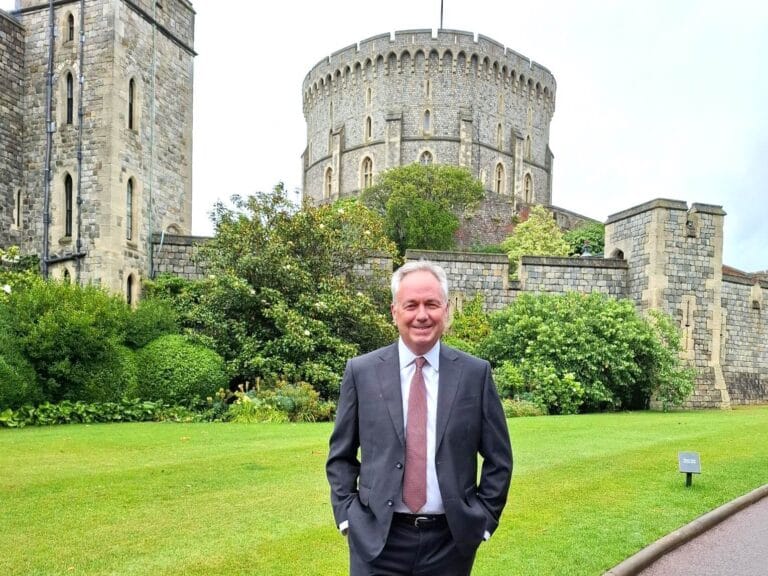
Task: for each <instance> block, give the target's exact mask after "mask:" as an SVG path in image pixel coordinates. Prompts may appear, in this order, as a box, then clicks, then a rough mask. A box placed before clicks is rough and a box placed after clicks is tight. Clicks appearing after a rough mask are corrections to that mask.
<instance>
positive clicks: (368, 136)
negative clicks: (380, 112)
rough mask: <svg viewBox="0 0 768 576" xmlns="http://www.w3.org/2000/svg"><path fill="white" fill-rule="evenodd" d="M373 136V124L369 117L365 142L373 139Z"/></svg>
mask: <svg viewBox="0 0 768 576" xmlns="http://www.w3.org/2000/svg"><path fill="white" fill-rule="evenodd" d="M372 135H373V123H372V122H371V117H370V116H367V117H366V118H365V140H366V142H367V141H368V140H370V139H371V136H372Z"/></svg>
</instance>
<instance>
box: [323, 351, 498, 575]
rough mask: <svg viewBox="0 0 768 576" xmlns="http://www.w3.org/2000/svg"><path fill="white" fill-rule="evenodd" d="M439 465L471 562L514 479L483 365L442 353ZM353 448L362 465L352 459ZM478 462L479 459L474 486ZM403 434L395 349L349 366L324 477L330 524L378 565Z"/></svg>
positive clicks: (455, 528)
mask: <svg viewBox="0 0 768 576" xmlns="http://www.w3.org/2000/svg"><path fill="white" fill-rule="evenodd" d="M439 374H440V375H439V383H438V398H437V437H436V449H435V466H436V469H437V479H438V484H439V486H440V493H441V495H442V498H443V504H444V507H445V515H446V519H447V521H448V526H449V528H450V530H451V534H452V536H453V539H454V541H455V543H456V545H457V547H458V548H459V550H460V551H461V552H462V553H464V554H467V555H469V554H472V553H473V552H474V551H475V549H476V548H477V546H478V545H479V544H480V542H481V541H482V540H483V535H484V533H485V531H486V530H487V531H488V532H490V533H493V531H494V530H495V529H496V527H497V526H498V523H499V517H500V515H501V511H502V509H503V508H504V505H505V503H506V500H507V492H508V490H509V483H510V480H511V476H512V450H511V447H510V441H509V432H508V430H507V423H506V420H505V418H504V411H503V410H502V407H501V402H500V401H499V396H498V394H497V392H496V387H495V386H494V385H493V381H492V379H491V367H490V365H489V364H488V362H486V361H485V360H481V359H479V358H475V357H474V356H470V355H469V354H465V353H464V352H460V351H458V350H454V349H452V348H449V347H448V346H445V345H444V344H441V346H440V372H439ZM358 449H359V452H360V453H359V456H358ZM478 454H479V455H480V456H482V457H483V466H482V472H481V476H480V482H479V483H478V482H477V464H478V458H477V457H478ZM404 462H405V435H404V433H403V403H402V394H401V392H400V366H399V361H398V351H397V343H395V344H392V345H390V346H386V347H384V348H380V349H379V350H375V351H373V352H370V353H368V354H365V355H363V356H358V357H357V358H353V359H352V360H350V361H349V362H348V363H347V367H346V370H345V372H344V379H343V380H342V383H341V393H340V397H339V404H338V409H337V413H336V423H335V426H334V429H333V433H332V435H331V439H330V451H329V455H328V462H327V463H326V473H327V476H328V482H329V483H330V486H331V504H332V505H333V514H334V517H335V519H336V523H337V525H338V524H341V523H342V522H343V521H345V520H347V521H348V522H349V538H351V539H353V540H354V544H355V549H356V550H358V551H359V553H360V554H361V556H362V557H363V559H364V560H365V561H368V562H370V561H371V560H373V559H374V558H376V557H377V556H378V555H379V554H380V553H381V551H382V549H383V548H384V544H385V542H386V539H387V535H388V533H389V528H390V525H391V523H392V513H393V508H394V504H395V502H396V501H397V499H398V498H400V497H401V490H402V483H403V465H404Z"/></svg>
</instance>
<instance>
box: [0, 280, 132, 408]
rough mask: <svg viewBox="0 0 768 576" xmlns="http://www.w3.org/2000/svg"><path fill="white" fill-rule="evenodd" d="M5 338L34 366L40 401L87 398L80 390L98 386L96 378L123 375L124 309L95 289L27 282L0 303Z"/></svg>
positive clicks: (126, 312)
mask: <svg viewBox="0 0 768 576" xmlns="http://www.w3.org/2000/svg"><path fill="white" fill-rule="evenodd" d="M3 306H4V308H5V310H6V313H5V314H4V316H5V318H6V320H7V326H8V333H9V336H10V337H11V338H12V339H13V341H14V343H15V344H16V346H17V348H18V350H19V352H20V353H21V354H22V356H23V357H24V358H26V359H27V360H28V361H29V363H30V364H31V365H32V366H33V368H34V370H35V372H36V374H37V381H38V382H39V383H40V386H41V391H42V399H43V400H47V401H50V402H58V401H60V400H64V399H67V400H80V399H84V398H86V397H87V395H88V393H87V392H86V390H85V388H84V386H85V384H86V383H90V384H89V386H100V385H102V382H101V381H100V377H99V374H101V375H104V374H109V375H111V376H114V375H119V374H121V373H122V371H121V369H120V367H119V366H112V365H111V363H112V362H118V363H119V362H120V361H121V359H122V357H121V355H120V353H119V352H118V351H117V350H118V348H119V347H120V346H121V345H122V342H123V340H124V337H125V326H126V319H127V316H128V313H129V309H128V306H127V305H126V304H125V302H123V301H122V300H121V299H120V298H119V297H117V296H110V295H108V294H107V293H106V292H105V291H103V290H100V289H98V288H95V287H91V286H88V287H80V286H77V285H74V284H65V283H58V282H32V283H31V284H29V285H26V286H24V287H23V288H19V289H17V290H13V291H12V292H11V294H10V295H8V298H7V299H6V300H5V302H4V303H3Z"/></svg>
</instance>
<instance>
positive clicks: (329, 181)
mask: <svg viewBox="0 0 768 576" xmlns="http://www.w3.org/2000/svg"><path fill="white" fill-rule="evenodd" d="M332 189H333V169H331V168H328V169H327V170H326V171H325V188H324V190H323V197H324V198H326V199H328V198H330V197H331V191H332Z"/></svg>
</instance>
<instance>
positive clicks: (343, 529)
mask: <svg viewBox="0 0 768 576" xmlns="http://www.w3.org/2000/svg"><path fill="white" fill-rule="evenodd" d="M339 532H341V535H342V536H346V535H347V532H349V520H344V522H342V523H341V524H339ZM488 536H489V537H490V534H489V535H488ZM486 540H487V538H486Z"/></svg>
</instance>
